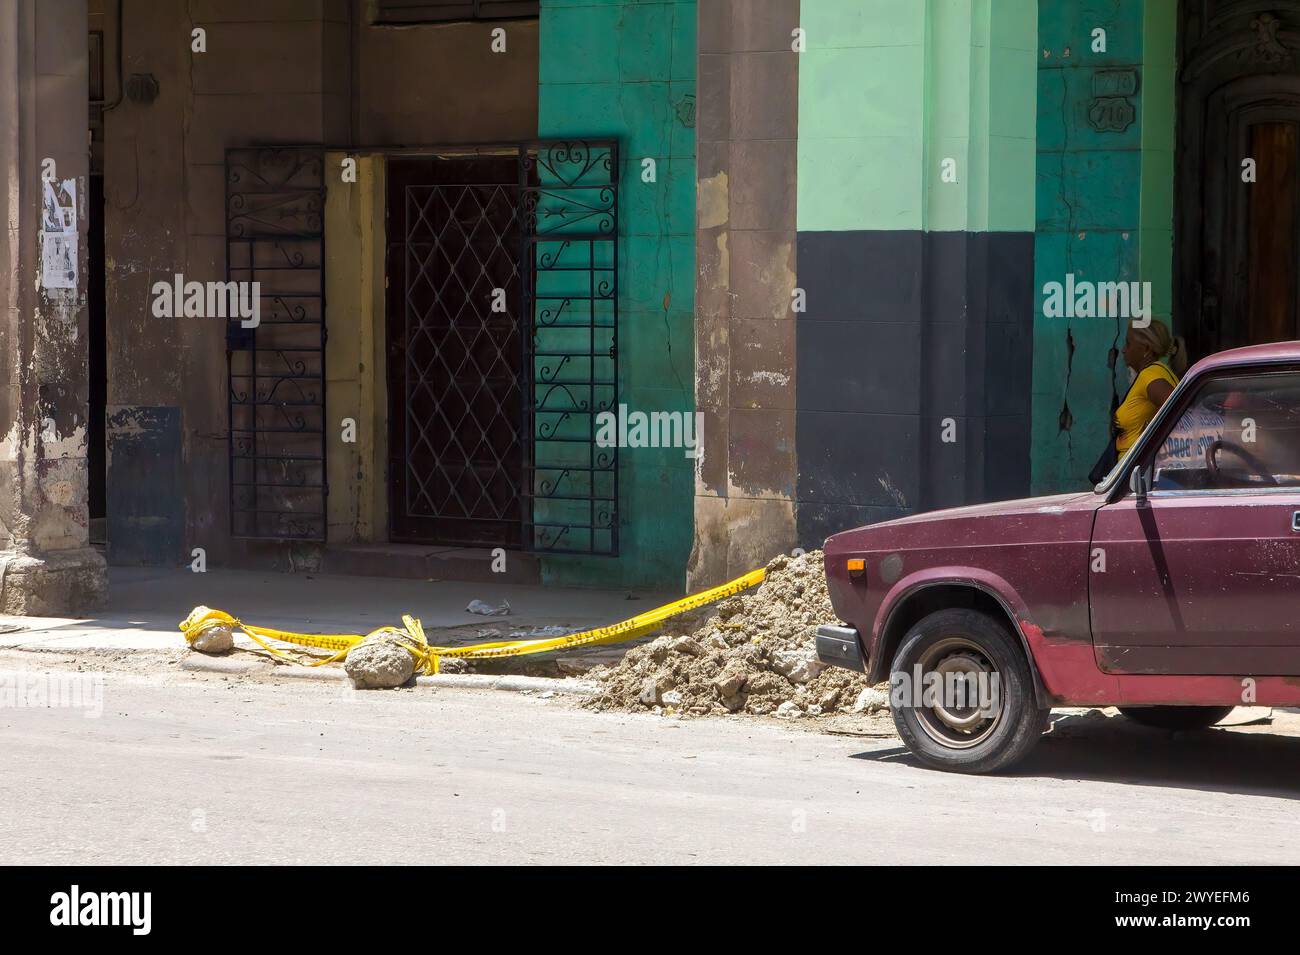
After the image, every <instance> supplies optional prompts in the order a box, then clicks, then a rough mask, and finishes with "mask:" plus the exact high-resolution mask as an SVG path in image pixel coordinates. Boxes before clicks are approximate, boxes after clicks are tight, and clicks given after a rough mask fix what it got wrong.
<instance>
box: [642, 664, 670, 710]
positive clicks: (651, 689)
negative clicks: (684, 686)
mask: <svg viewBox="0 0 1300 955" xmlns="http://www.w3.org/2000/svg"><path fill="white" fill-rule="evenodd" d="M672 688H673V678H672V677H671V676H670V675H668V674H667V673H664V672H659V673H656V674H655V675H654V676H650V677H646V680H645V682H644V683H642V684H641V693H640V694H639V695H638V697H637V699H639V700H640V701H641V702H642V703H643V704H645V705H646V706H658V705H659V704H661V703H663V700H664V694H665V693H667V692H668V691H669V690H671V689H672Z"/></svg>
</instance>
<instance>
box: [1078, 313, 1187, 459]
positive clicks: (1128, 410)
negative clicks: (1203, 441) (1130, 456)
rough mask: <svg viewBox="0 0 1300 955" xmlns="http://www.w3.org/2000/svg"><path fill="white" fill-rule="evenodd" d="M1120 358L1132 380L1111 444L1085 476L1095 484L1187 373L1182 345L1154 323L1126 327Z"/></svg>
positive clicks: (1163, 326)
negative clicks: (1180, 376)
mask: <svg viewBox="0 0 1300 955" xmlns="http://www.w3.org/2000/svg"><path fill="white" fill-rule="evenodd" d="M1123 354H1124V364H1125V365H1127V366H1128V367H1129V368H1131V369H1132V370H1133V372H1134V374H1135V377H1134V379H1133V384H1132V385H1130V386H1129V390H1128V393H1127V394H1126V395H1125V396H1124V400H1123V401H1122V402H1120V404H1119V406H1118V407H1117V408H1115V411H1114V417H1113V418H1112V420H1111V434H1112V440H1111V441H1110V443H1109V444H1108V445H1107V447H1106V450H1105V451H1104V452H1102V455H1101V457H1100V458H1099V459H1098V460H1097V463H1096V464H1095V465H1093V469H1092V473H1090V474H1089V475H1088V479H1089V480H1090V481H1092V483H1094V484H1097V483H1099V482H1101V481H1102V480H1103V479H1104V478H1105V477H1106V475H1107V474H1109V473H1110V470H1111V468H1113V467H1114V466H1115V462H1116V461H1118V460H1119V459H1120V458H1121V457H1123V456H1124V452H1126V451H1127V450H1128V449H1129V448H1131V447H1132V446H1133V443H1134V442H1135V441H1137V439H1138V435H1140V434H1141V433H1142V429H1143V428H1145V427H1146V426H1147V425H1148V424H1149V423H1150V422H1151V419H1152V418H1154V417H1155V416H1156V412H1157V411H1158V410H1160V406H1161V405H1162V404H1164V403H1165V400H1166V399H1167V398H1168V397H1169V395H1170V394H1171V393H1172V392H1173V390H1174V387H1175V386H1176V385H1177V384H1178V376H1179V375H1180V374H1182V372H1184V371H1185V370H1186V361H1185V358H1184V352H1183V346H1182V343H1181V341H1178V340H1176V339H1174V337H1173V336H1172V335H1170V333H1169V326H1167V325H1166V324H1165V323H1164V322H1161V321H1156V320H1154V319H1153V320H1152V321H1151V322H1150V323H1149V324H1147V325H1136V324H1134V323H1133V322H1130V323H1129V326H1128V336H1127V337H1126V338H1125V339H1124V352H1123Z"/></svg>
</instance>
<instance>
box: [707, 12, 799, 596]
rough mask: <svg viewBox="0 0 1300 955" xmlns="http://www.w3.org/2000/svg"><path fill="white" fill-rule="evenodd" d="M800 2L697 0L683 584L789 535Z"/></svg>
mask: <svg viewBox="0 0 1300 955" xmlns="http://www.w3.org/2000/svg"><path fill="white" fill-rule="evenodd" d="M799 8H800V4H799V3H798V2H795V0H710V2H708V3H701V4H699V21H698V22H699V60H698V69H697V77H698V79H697V83H698V96H697V106H696V138H697V144H698V145H697V161H696V162H697V164H696V179H697V183H696V185H697V202H698V205H697V216H696V279H695V405H696V408H697V409H698V410H699V411H700V412H701V413H702V414H703V416H704V418H703V422H704V441H703V454H702V456H701V459H700V460H699V462H698V470H697V473H696V479H695V544H694V548H693V549H692V551H691V560H690V565H689V567H688V568H687V586H688V587H689V589H691V590H695V589H698V588H700V587H704V586H708V585H710V584H714V583H719V582H721V581H723V580H725V579H728V578H730V577H734V576H736V575H738V574H741V573H744V572H746V571H749V570H753V569H754V568H755V567H758V566H760V565H762V564H764V563H766V562H767V561H768V560H770V559H771V558H772V557H774V556H775V555H776V554H779V553H782V552H785V551H788V550H790V548H792V547H793V546H794V544H795V518H794V493H795V386H794V382H795V313H794V311H793V310H792V307H791V305H792V293H793V291H794V289H795V286H796V283H797V280H796V278H795V246H796V231H795V230H796V222H795V193H796V176H795V165H796V163H795V156H796V152H797V140H798V104H799V78H798V77H799V65H798V64H799V55H798V54H797V53H795V52H794V50H793V49H792V42H793V36H792V31H794V30H795V29H796V28H797V27H798V26H799Z"/></svg>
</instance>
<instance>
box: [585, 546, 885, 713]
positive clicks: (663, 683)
mask: <svg viewBox="0 0 1300 955" xmlns="http://www.w3.org/2000/svg"><path fill="white" fill-rule="evenodd" d="M835 620H836V616H835V611H834V610H833V609H831V602H830V597H829V595H828V594H827V592H826V577H825V574H824V572H823V569H822V554H821V552H820V551H812V552H809V553H807V554H802V555H800V556H798V557H786V556H784V555H783V556H780V557H777V558H776V559H775V560H773V561H772V562H771V563H770V564H768V565H767V576H766V579H764V581H763V583H762V584H761V585H759V587H758V588H757V589H756V590H754V591H752V592H750V593H748V594H742V595H740V596H736V597H730V598H728V599H726V600H724V601H722V602H720V603H719V604H717V605H716V606H715V607H714V608H713V609H712V611H711V612H709V613H707V614H706V615H704V616H703V620H702V622H701V621H693V627H692V628H691V631H690V632H687V633H672V632H669V633H665V634H664V635H662V636H659V637H657V638H655V639H654V640H653V641H652V642H650V643H647V644H643V645H641V646H638V647H634V648H633V649H631V650H629V651H628V652H627V653H626V654H625V655H624V657H623V659H622V661H621V662H620V663H619V664H617V665H616V666H610V667H597V668H596V669H594V670H592V671H590V672H589V673H588V674H587V678H588V679H595V680H598V681H600V683H601V692H600V693H599V694H598V695H597V696H596V697H594V698H593V699H592V700H591V701H590V702H589V703H588V704H587V705H588V706H591V707H593V708H595V709H634V710H652V711H654V712H657V713H680V714H683V715H705V714H710V713H715V714H724V713H749V714H753V715H758V716H762V715H768V714H774V715H777V716H783V717H803V716H822V715H830V714H833V713H850V712H866V713H874V712H876V711H879V710H882V709H884V708H885V706H886V705H887V697H886V694H885V692H883V689H874V688H872V687H871V685H870V684H869V683H868V682H867V680H866V677H865V676H863V675H862V674H859V673H854V672H852V671H850V670H845V669H841V668H839V667H830V668H827V667H823V666H822V664H821V663H820V662H818V660H817V654H816V642H815V641H816V633H817V626H818V625H819V624H822V623H827V622H834V621H835Z"/></svg>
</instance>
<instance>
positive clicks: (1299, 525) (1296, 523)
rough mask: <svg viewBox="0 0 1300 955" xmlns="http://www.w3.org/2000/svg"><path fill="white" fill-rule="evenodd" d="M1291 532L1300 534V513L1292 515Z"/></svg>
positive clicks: (1296, 512)
mask: <svg viewBox="0 0 1300 955" xmlns="http://www.w3.org/2000/svg"><path fill="white" fill-rule="evenodd" d="M1291 530H1293V531H1296V532H1297V533H1300V511H1295V512H1293V513H1292V514H1291Z"/></svg>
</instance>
